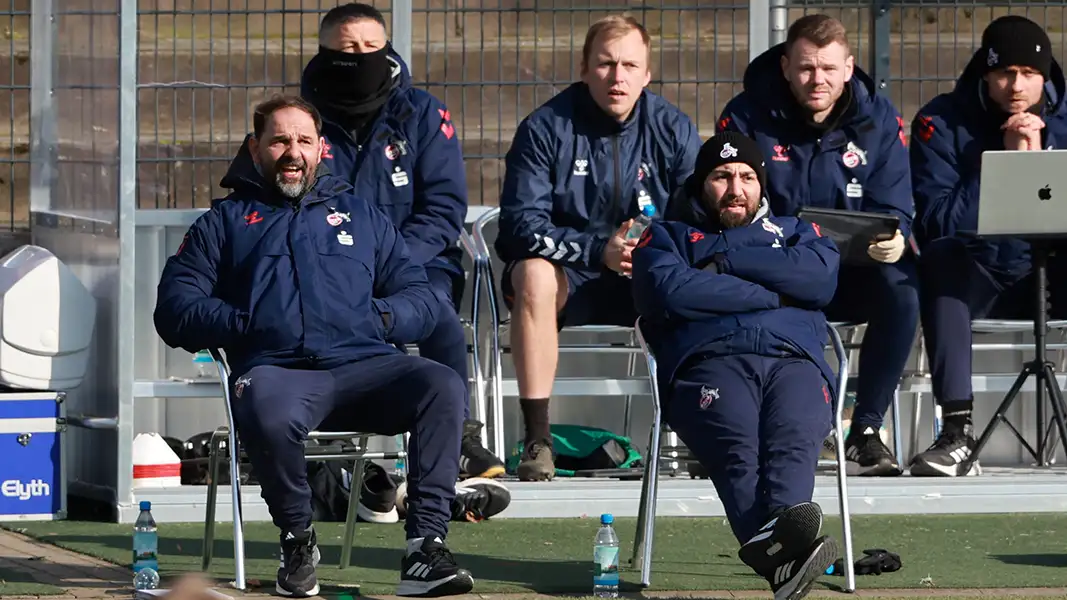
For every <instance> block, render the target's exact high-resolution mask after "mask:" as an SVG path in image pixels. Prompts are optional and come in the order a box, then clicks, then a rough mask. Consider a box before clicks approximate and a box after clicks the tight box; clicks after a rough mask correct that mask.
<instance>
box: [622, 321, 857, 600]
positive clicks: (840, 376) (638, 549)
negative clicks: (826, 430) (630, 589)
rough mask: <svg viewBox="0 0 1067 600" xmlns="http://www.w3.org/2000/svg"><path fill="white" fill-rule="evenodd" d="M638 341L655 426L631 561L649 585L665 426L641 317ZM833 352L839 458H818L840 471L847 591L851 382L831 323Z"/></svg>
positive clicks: (851, 577)
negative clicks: (847, 398)
mask: <svg viewBox="0 0 1067 600" xmlns="http://www.w3.org/2000/svg"><path fill="white" fill-rule="evenodd" d="M634 331H635V332H636V337H637V340H638V344H639V345H640V347H641V350H642V353H643V354H644V357H645V361H646V363H647V364H648V377H649V384H650V385H651V387H652V390H651V391H652V393H651V396H652V427H651V428H650V431H649V441H648V448H649V452H648V457H647V460H646V462H645V472H644V476H643V477H642V480H641V504H640V506H639V507H638V513H637V533H636V535H635V537H634V554H633V559H632V560H631V563H630V564H631V565H640V570H641V585H642V586H644V587H648V586H649V585H650V584H651V582H652V540H653V537H654V534H655V521H656V518H655V515H656V496H657V493H658V491H659V477H657V476H655V475H656V474H657V473H658V472H659V461H660V453H661V451H662V450H663V448H662V447H661V446H660V435H661V433H662V431H663V430H664V429H665V424H664V423H663V407H662V404H661V403H660V393H659V386H658V384H657V382H656V375H657V368H656V367H657V366H656V358H655V356H654V354H653V353H652V350H651V348H649V346H648V344H647V343H646V342H645V338H644V335H643V334H642V331H641V320H640V319H638V321H637V323H636V324H635V326H634ZM827 331H828V334H829V337H830V342H831V345H832V347H833V349H834V354H835V355H836V356H837V361H838V365H837V388H838V391H837V394H836V395H835V398H834V431H833V433H834V439H835V455H836V459H837V460H836V461H833V462H829V461H822V460H820V461H819V466H821V467H825V466H833V467H836V471H837V475H836V476H837V495H838V502H839V508H840V514H841V529H842V536H843V538H844V540H843V541H844V546H845V556H844V563H845V591H847V592H854V591H855V590H856V573H855V567H854V563H853V560H854V556H853V547H852V518H851V513H850V511H849V505H848V483H847V479H848V476H847V474H846V470H845V436H844V428H843V424H842V411H843V409H844V402H843V401H842V400H843V398H844V395H843V394H844V393H845V388H846V386H847V385H848V363H849V361H848V354H847V352H846V350H845V346H844V344H843V343H842V342H841V336H840V335H839V334H838V333H837V330H836V329H835V328H834V327H833V326H832V325H827Z"/></svg>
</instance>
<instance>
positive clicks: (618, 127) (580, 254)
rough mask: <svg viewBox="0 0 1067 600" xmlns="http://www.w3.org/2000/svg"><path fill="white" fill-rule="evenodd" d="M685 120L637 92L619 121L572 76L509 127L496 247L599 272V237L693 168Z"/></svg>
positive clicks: (695, 146)
mask: <svg viewBox="0 0 1067 600" xmlns="http://www.w3.org/2000/svg"><path fill="white" fill-rule="evenodd" d="M700 143H701V141H700V135H699V133H697V129H696V126H695V125H694V124H693V121H692V120H691V119H690V118H689V117H688V116H686V115H685V113H683V112H682V111H681V110H679V109H678V108H677V107H675V106H673V105H672V104H670V103H669V102H667V101H666V100H665V99H663V98H661V97H659V96H657V95H655V94H653V93H651V92H648V91H645V92H643V93H642V94H641V97H640V99H639V100H638V101H637V104H636V106H635V107H634V113H633V115H631V117H630V118H629V119H628V120H627V121H626V122H625V123H619V122H618V121H616V120H614V119H612V118H611V117H610V116H608V115H607V114H606V113H604V111H603V110H601V109H600V107H598V106H597V104H596V102H595V101H594V100H593V98H592V96H590V94H589V89H588V87H586V85H585V84H584V83H575V84H573V85H571V86H570V87H568V88H567V89H566V90H564V91H562V92H560V93H559V94H558V95H556V96H555V97H554V98H552V99H551V100H549V101H548V102H546V103H545V104H544V105H542V106H541V107H540V108H538V109H537V110H535V111H534V112H532V113H531V114H530V115H529V116H527V117H526V118H525V119H523V121H522V123H520V124H519V128H518V131H516V133H515V139H514V141H513V142H512V145H511V149H510V150H508V153H507V157H506V159H505V165H506V169H507V171H506V173H505V177H504V186H503V191H502V192H501V195H500V233H499V235H498V236H497V239H496V242H495V247H496V252H497V254H498V255H499V256H500V258H501V259H502V260H504V261H505V262H511V261H517V260H522V259H526V258H544V259H546V260H549V261H551V262H553V263H555V264H557V265H559V266H563V267H569V268H572V269H578V270H584V271H596V272H599V271H601V270H602V269H603V268H604V266H603V262H602V260H603V258H602V257H603V252H604V247H605V245H606V244H607V240H608V238H609V237H610V236H611V235H612V234H614V233H615V231H616V230H617V229H618V228H619V225H621V224H622V223H623V222H624V221H626V220H627V219H629V218H632V217H636V216H637V215H638V214H640V212H639V211H640V208H639V207H640V206H641V205H643V204H644V203H646V202H651V203H652V204H654V205H655V206H656V213H657V214H658V215H664V214H666V211H667V202H668V200H669V198H670V197H671V196H672V194H673V193H674V191H675V190H677V189H679V188H681V187H682V185H683V183H684V182H685V179H686V178H687V177H688V176H689V174H690V173H692V172H693V166H694V163H695V162H696V156H697V153H698V152H699V150H700Z"/></svg>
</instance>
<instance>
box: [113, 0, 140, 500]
mask: <svg viewBox="0 0 1067 600" xmlns="http://www.w3.org/2000/svg"><path fill="white" fill-rule="evenodd" d="M137 3H138V2H137V0H122V3H121V5H120V7H121V8H120V10H121V12H120V15H119V193H118V198H117V200H118V236H119V289H118V302H119V307H118V333H119V335H118V338H119V339H118V382H117V387H118V405H119V406H118V408H119V410H118V424H119V428H118V436H117V438H118V448H117V452H116V455H117V457H118V461H117V462H118V464H117V465H116V467H115V468H116V469H117V475H116V480H115V499H116V502H117V503H118V504H119V507H120V508H121V505H123V504H129V505H132V504H133V500H134V498H133V469H132V468H131V467H130V465H131V464H132V462H131V453H132V452H133V425H134V418H133V414H134V406H133V403H134V397H133V382H134V376H135V373H134V362H135V360H134V359H135V357H136V348H135V347H134V338H135V336H134V331H135V329H136V322H135V315H136V314H137V311H136V310H135V308H136V306H137V300H136V298H135V286H134V278H135V276H136V271H135V269H134V266H135V260H134V258H135V257H134V249H135V243H134V242H135V231H134V227H135V223H134V217H135V216H136V212H137ZM119 512H120V514H121V510H120V511H119Z"/></svg>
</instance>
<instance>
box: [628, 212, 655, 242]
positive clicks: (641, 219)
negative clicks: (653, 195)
mask: <svg viewBox="0 0 1067 600" xmlns="http://www.w3.org/2000/svg"><path fill="white" fill-rule="evenodd" d="M654 216H656V205H655V204H648V205H646V206H645V207H644V208H642V209H641V214H640V215H638V216H637V218H636V219H634V222H633V225H630V228H629V229H627V230H626V239H628V240H637V239H641V234H643V233H644V232H645V230H646V229H648V226H649V225H651V224H652V217H654Z"/></svg>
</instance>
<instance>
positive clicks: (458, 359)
mask: <svg viewBox="0 0 1067 600" xmlns="http://www.w3.org/2000/svg"><path fill="white" fill-rule="evenodd" d="M426 276H427V277H428V278H429V280H430V286H432V287H433V289H434V291H435V292H436V293H437V296H438V298H441V299H442V300H441V312H440V314H439V315H438V317H437V326H436V327H434V330H433V331H432V332H431V333H430V336H429V337H427V338H426V339H424V340H422V341H421V342H419V356H422V357H424V358H428V359H430V360H432V361H435V362H439V363H441V364H442V365H445V366H446V367H448V368H450V369H452V370H453V371H455V372H456V374H458V375H459V377H460V379H462V380H463V385H465V386H466V385H467V384H468V383H469V376H468V374H467V373H468V371H467V368H468V365H467V334H466V332H464V331H463V323H461V322H460V320H459V314H458V313H457V310H458V308H459V305H460V303H461V302H462V300H463V278H462V277H458V276H457V275H455V274H453V273H451V272H450V271H448V270H446V269H442V268H439V267H435V266H432V265H427V266H426ZM467 398H468V400H467V402H465V403H464V404H463V418H464V420H466V419H470V416H471V411H470V393H469V391H468V394H467Z"/></svg>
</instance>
